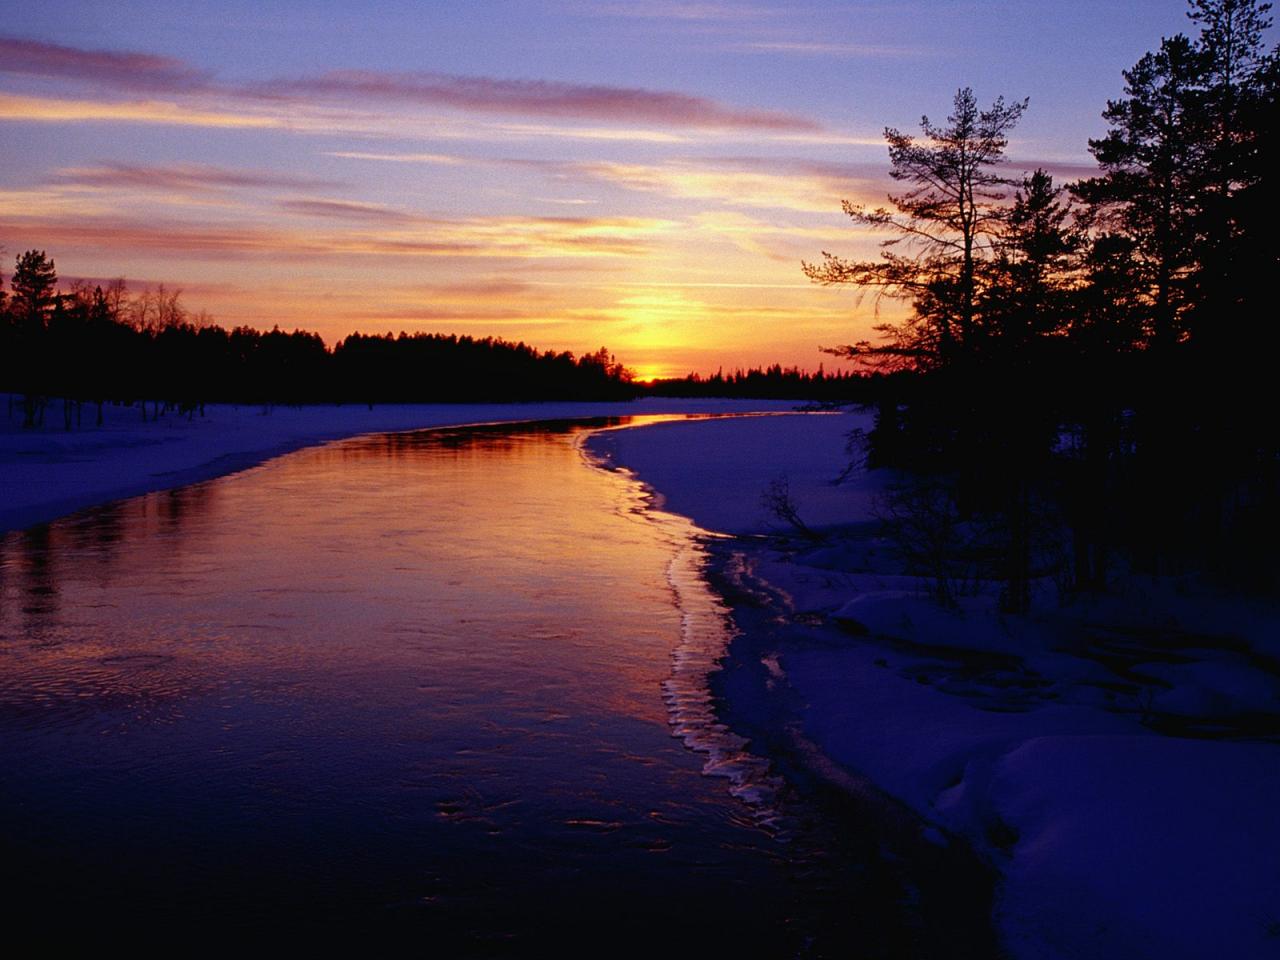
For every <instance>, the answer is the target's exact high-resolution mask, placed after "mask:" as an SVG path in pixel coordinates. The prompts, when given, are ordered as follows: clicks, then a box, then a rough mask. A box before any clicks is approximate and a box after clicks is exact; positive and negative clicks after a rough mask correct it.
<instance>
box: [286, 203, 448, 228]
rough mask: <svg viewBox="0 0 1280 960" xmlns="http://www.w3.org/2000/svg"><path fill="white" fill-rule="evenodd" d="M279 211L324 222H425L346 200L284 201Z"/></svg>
mask: <svg viewBox="0 0 1280 960" xmlns="http://www.w3.org/2000/svg"><path fill="white" fill-rule="evenodd" d="M280 207H281V209H283V210H287V211H289V212H290V213H298V214H302V215H303V216H308V217H319V218H323V219H326V220H352V221H356V222H359V223H386V224H405V223H421V222H425V218H423V217H419V216H416V215H415V214H412V213H409V212H407V211H404V210H396V209H395V208H394V207H387V206H384V205H382V204H378V203H353V202H351V201H348V200H314V199H313V200H306V199H303V200H285V201H283V202H282V203H281V204H280Z"/></svg>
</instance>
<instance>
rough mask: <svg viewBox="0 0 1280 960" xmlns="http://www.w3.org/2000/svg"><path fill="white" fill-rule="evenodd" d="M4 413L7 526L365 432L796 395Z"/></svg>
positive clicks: (1, 506)
mask: <svg viewBox="0 0 1280 960" xmlns="http://www.w3.org/2000/svg"><path fill="white" fill-rule="evenodd" d="M10 406H11V408H15V409H13V415H12V416H10V417H8V418H3V417H0V532H3V531H6V530H16V529H21V528H23V527H28V526H31V525H33V524H37V523H42V522H45V521H48V520H52V519H54V518H55V517H59V516H62V515H63V514H67V513H71V512H73V511H76V510H80V509H83V508H85V507H89V506H93V505H94V504H98V503H106V502H108V501H110V500H119V499H122V498H124V497H132V496H137V495H139V494H143V493H149V492H151V491H153V490H165V489H168V488H170V487H178V486H182V485H183V484H187V483H195V482H197V481H200V480H208V479H210V478H211V477H216V476H221V475H223V474H227V473H234V472H235V471H237V470H244V469H247V468H248V467H251V466H254V465H255V464H258V463H261V462H262V461H264V460H268V459H270V458H271V457H275V456H279V455H280V454H283V453H288V452H289V451H291V450H297V449H299V448H301V447H305V446H310V445H312V444H316V443H322V442H325V441H328V440H337V439H340V438H342V437H350V436H356V435H358V434H362V433H378V432H385V431H393V430H416V429H421V428H426V427H443V426H464V425H467V424H476V423H497V422H507V421H518V420H558V419H566V418H581V417H614V416H635V415H639V414H681V413H741V412H746V411H769V410H787V409H792V408H794V406H795V404H794V403H788V402H782V401H768V400H763V401H741V400H739V401H734V400H639V401H634V402H616V403H530V404H457V405H452V404H405V405H385V406H375V407H374V408H373V409H372V410H370V409H369V408H368V407H365V406H361V405H344V406H333V405H314V406H305V407H274V408H272V409H271V410H270V411H269V412H266V411H264V409H263V408H262V407H258V406H240V407H236V406H230V405H224V404H213V405H210V406H208V407H206V409H205V415H204V416H203V417H199V416H197V417H195V418H193V419H191V420H187V419H186V418H184V417H181V416H178V415H177V414H174V413H169V414H168V415H166V416H164V417H161V418H160V419H159V420H158V421H151V422H143V420H142V413H141V412H140V410H139V408H137V407H113V406H108V407H106V408H105V410H104V413H105V423H104V424H103V426H102V427H93V426H89V425H88V424H91V423H92V422H93V420H94V417H95V409H94V407H93V406H92V405H86V407H85V410H84V421H85V424H86V425H85V426H84V427H82V428H79V429H74V430H69V431H68V430H64V429H63V428H62V413H61V410H60V409H50V410H49V412H48V414H47V417H46V420H47V424H46V426H45V427H44V428H42V429H39V430H23V429H22V428H21V426H20V424H21V413H20V412H19V411H18V410H17V409H16V408H17V407H19V406H20V404H11V405H10Z"/></svg>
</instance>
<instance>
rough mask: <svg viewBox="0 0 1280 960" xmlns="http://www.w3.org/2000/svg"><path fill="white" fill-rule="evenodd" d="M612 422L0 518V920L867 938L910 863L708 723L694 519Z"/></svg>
mask: <svg viewBox="0 0 1280 960" xmlns="http://www.w3.org/2000/svg"><path fill="white" fill-rule="evenodd" d="M637 419H640V418H637ZM600 426H602V424H600V423H595V424H582V423H579V424H570V423H555V424H537V425H528V424H526V425H514V426H512V425H507V426H499V427H487V428H470V429H458V430H435V431H429V432H422V433H412V434H394V435H382V436H372V437H364V438H357V439H354V440H350V441H344V442H340V443H335V444H330V445H327V446H324V447H319V448H314V449H310V450H304V451H300V452H298V453H295V454H291V455H289V456H286V457H282V458H280V459H278V460H275V461H272V462H269V463H267V464H264V465H262V466H260V467H257V468H255V469H252V470H249V471H246V472H244V473H240V474H237V475H234V476H230V477H224V478H221V479H217V480H213V481H210V482H207V483H201V484H196V485H194V486H189V487H184V488H181V489H178V490H173V491H169V492H165V493H159V494H153V495H149V496H146V497H140V498H137V499H133V500H128V501H123V502H120V503H116V504H112V505H109V506H106V507H101V508H97V509H94V510H90V511H87V512H84V513H81V514H78V515H75V516H73V517H69V518H66V519H64V520H60V521H57V522H55V523H53V524H50V525H47V526H42V527H36V528H33V529H31V530H28V531H24V532H21V533H17V534H11V535H9V536H8V537H7V538H5V539H3V541H0V551H2V553H0V575H2V577H3V579H2V580H0V864H2V865H0V870H2V871H3V879H4V880H5V885H6V887H7V888H8V891H9V893H8V894H7V895H6V897H7V900H6V903H5V908H4V909H5V911H6V912H7V913H8V917H7V919H6V925H7V927H8V928H9V929H11V930H12V929H15V928H16V929H21V928H23V927H31V928H33V929H37V928H40V927H41V926H42V925H48V924H60V925H61V926H62V927H63V928H64V929H65V925H66V921H67V919H68V918H71V919H72V920H73V921H74V925H75V926H76V928H77V929H81V930H105V929H112V930H115V931H131V930H132V931H134V932H137V933H141V934H145V933H154V932H157V931H170V930H175V929H180V930H183V931H187V932H189V931H192V930H203V931H208V932H210V933H216V934H218V935H225V934H233V935H234V934H235V933H237V932H243V933H245V934H248V933H249V932H250V931H252V930H254V929H255V928H257V927H259V926H262V925H269V926H271V927H272V928H273V929H274V930H275V931H276V932H277V933H278V934H281V933H283V934H286V935H289V936H298V937H306V936H326V935H329V934H331V933H338V932H341V933H343V934H351V933H353V932H355V931H360V932H361V933H362V935H368V936H379V935H387V934H394V935H395V936H397V937H398V936H404V935H410V936H415V937H418V938H419V940H418V942H419V943H421V944H422V945H423V947H424V948H432V950H433V955H437V956H455V955H457V956H462V955H468V956H470V955H479V956H487V955H492V956H539V955H548V954H549V953H554V954H556V955H559V956H586V955H592V956H596V955H600V954H602V953H610V952H612V951H614V950H615V949H616V948H617V947H618V946H619V945H625V946H627V947H630V948H636V949H640V948H643V949H645V950H648V951H649V952H657V951H662V952H665V953H667V954H669V955H676V956H682V955H690V954H692V953H695V952H705V951H707V950H716V951H722V950H723V951H731V952H737V953H739V954H740V955H745V956H767V957H773V956H776V957H783V956H825V955H859V956H876V955H891V954H892V951H893V950H894V949H896V947H895V944H897V945H898V946H899V947H900V945H901V937H900V936H898V934H895V933H894V932H893V931H901V930H909V929H910V927H911V917H910V909H909V906H910V900H911V899H912V897H913V896H914V894H913V893H912V891H911V890H906V891H905V892H904V891H897V892H894V893H890V894H886V895H884V896H882V897H879V899H878V900H876V898H872V899H873V900H876V902H871V901H870V900H868V899H867V898H866V896H865V884H864V885H863V889H862V891H861V892H860V888H859V886H858V882H857V878H858V877H859V876H864V875H866V874H868V871H871V872H874V871H873V870H872V868H871V867H869V866H868V864H867V863H866V862H854V861H853V860H850V858H849V855H848V854H847V853H846V852H844V849H845V848H844V846H842V843H841V842H837V840H835V839H834V838H836V837H838V836H839V835H840V827H839V826H838V825H837V824H834V823H827V822H824V821H823V814H822V813H821V811H820V810H818V809H817V808H816V807H812V806H805V805H804V803H803V802H802V801H800V800H796V801H793V802H791V806H790V807H788V803H787V802H785V801H784V800H783V799H781V798H780V793H785V791H783V790H781V785H780V781H778V780H777V779H776V778H775V777H774V776H773V775H771V774H770V773H769V772H768V769H767V764H766V763H765V762H764V761H762V760H760V759H758V758H754V757H753V756H752V755H751V754H750V753H749V752H748V751H747V750H745V749H743V747H744V741H742V740H739V739H737V738H736V737H735V736H734V735H733V734H731V733H729V732H728V731H727V730H725V728H724V727H723V725H721V724H719V723H718V722H717V720H716V717H715V714H714V709H713V707H714V704H713V703H712V702H711V701H710V699H709V695H708V693H707V689H706V673H707V671H708V670H709V669H713V668H714V663H715V660H716V658H717V657H718V656H720V655H722V654H723V648H724V643H725V640H726V636H727V630H728V626H727V622H726V620H725V611H724V610H723V608H722V607H720V606H719V605H718V601H717V600H716V598H715V596H714V595H713V594H711V593H710V591H709V590H708V588H707V587H706V586H705V583H704V582H703V581H702V579H701V578H700V577H699V576H698V571H699V569H700V564H701V563H703V562H704V560H703V553H702V549H703V548H702V547H701V545H700V542H699V540H698V538H697V537H696V536H695V535H694V534H695V531H693V530H692V528H691V527H690V526H689V525H688V524H686V523H684V522H683V521H681V520H679V519H678V518H673V517H669V516H667V515H664V514H661V513H659V512H656V511H653V510H651V509H649V502H648V497H647V496H646V493H645V491H644V490H643V488H642V487H641V486H640V485H639V484H638V483H636V482H635V481H634V480H632V479H630V478H629V477H627V476H626V475H624V474H622V473H617V472H609V471H606V470H601V469H596V468H594V467H592V466H591V465H590V464H589V463H588V462H587V460H586V458H585V456H584V454H583V453H582V450H581V440H582V438H583V436H585V432H586V431H587V430H588V429H591V428H599V427H600ZM673 734H675V735H673ZM709 774H718V775H709ZM797 804H798V805H797ZM797 810H801V811H802V812H801V813H799V814H797V812H796V811H797ZM854 846H855V847H856V846H858V844H855V845H854ZM862 846H865V844H863V845H862ZM884 903H892V904H896V905H898V906H901V907H902V909H901V910H899V911H898V913H896V914H895V913H893V911H892V910H889V911H887V912H886V909H885V908H884ZM895 909H896V908H895ZM46 929H48V928H47V926H46ZM885 930H888V931H890V932H889V933H885ZM855 947H856V948H857V949H856V951H855V952H854V953H852V954H851V953H847V951H850V950H853V948H855Z"/></svg>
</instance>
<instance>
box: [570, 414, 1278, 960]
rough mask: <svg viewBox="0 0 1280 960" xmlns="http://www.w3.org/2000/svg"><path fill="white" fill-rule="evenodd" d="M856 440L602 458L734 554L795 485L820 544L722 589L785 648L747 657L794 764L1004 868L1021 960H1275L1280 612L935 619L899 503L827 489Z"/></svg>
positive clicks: (969, 614)
mask: <svg viewBox="0 0 1280 960" xmlns="http://www.w3.org/2000/svg"><path fill="white" fill-rule="evenodd" d="M859 425H862V424H861V423H860V421H859V419H858V418H857V417H854V416H848V415H846V416H830V417H815V416H778V417H768V418H759V419H751V420H739V421H725V422H716V421H710V422H688V423H676V424H663V425H660V426H654V427H644V428H639V429H628V430H621V431H616V432H614V433H612V434H609V435H608V436H607V437H604V438H601V437H596V438H593V440H592V446H593V447H594V448H596V449H597V450H599V451H601V452H604V453H607V454H608V455H609V456H611V457H612V458H613V459H614V460H615V461H616V462H617V463H618V464H620V465H623V466H625V467H627V468H630V469H631V470H634V471H635V472H636V474H637V475H638V476H639V478H640V479H641V480H643V481H645V482H646V483H648V484H650V485H651V486H653V487H654V488H656V490H657V491H658V493H659V494H660V495H661V498H662V501H663V502H664V503H665V505H666V507H667V508H668V509H671V510H674V511H677V512H680V513H683V514H685V515H687V516H689V517H691V518H692V519H693V520H694V521H695V522H696V523H698V524H699V525H701V526H703V527H705V528H708V529H711V530H718V531H723V532H730V533H738V534H743V533H761V532H765V531H768V530H770V529H773V530H775V531H779V530H781V529H782V527H783V526H785V525H780V524H779V522H778V521H777V520H776V518H772V517H770V516H768V515H767V513H766V512H764V511H762V510H761V507H760V494H761V491H762V490H763V489H764V488H765V487H766V486H767V485H768V483H769V482H770V480H772V479H773V478H775V477H778V476H782V475H786V476H787V477H788V479H789V487H790V492H791V494H792V497H793V499H794V501H795V506H796V508H797V510H798V512H799V514H800V516H801V517H802V518H804V520H805V523H806V525H808V526H810V527H812V528H815V529H823V530H824V531H825V534H826V537H825V539H824V540H823V542H821V543H814V542H813V541H812V540H811V539H809V538H806V537H803V536H792V537H791V538H790V540H789V542H787V541H786V540H784V539H777V538H775V539H774V540H773V541H772V542H768V541H761V540H742V539H739V540H736V541H732V542H729V543H727V544H724V545H721V546H720V547H718V548H717V549H719V550H720V551H721V552H722V554H724V555H725V556H726V557H728V556H729V555H732V556H733V558H734V562H733V563H729V562H727V560H726V562H724V563H723V564H722V569H720V571H719V573H720V574H721V576H725V577H729V579H730V580H731V581H732V579H733V577H734V576H735V575H736V576H737V578H738V580H739V584H738V585H739V586H741V587H742V588H743V590H744V593H745V594H748V595H753V596H759V595H760V594H761V593H762V592H763V593H764V594H765V595H766V596H770V597H771V598H772V604H773V607H774V608H775V610H776V612H778V613H780V614H781V615H782V621H783V624H784V625H783V626H782V627H779V628H777V629H776V630H775V629H774V627H773V625H772V624H771V625H770V628H769V637H768V638H767V640H761V639H760V638H755V639H754V642H748V641H750V640H752V638H748V637H744V638H741V639H740V640H739V641H737V642H735V644H734V647H733V649H732V650H731V657H744V656H751V657H761V658H764V657H768V658H769V659H770V661H771V662H775V663H777V664H779V665H780V666H781V668H782V670H783V671H784V672H785V678H786V681H787V683H788V685H789V687H790V689H791V691H793V692H794V694H796V695H797V696H796V698H795V699H796V700H797V701H798V703H799V704H800V706H799V707H797V710H798V711H799V716H798V718H797V719H798V727H799V730H800V733H799V734H798V736H799V737H801V738H803V741H804V742H803V743H802V744H798V745H799V746H800V747H801V749H800V750H798V751H797V753H798V755H801V756H806V757H809V758H810V759H811V762H813V763H814V764H815V767H816V768H818V769H821V768H823V767H827V766H834V768H835V769H836V770H837V771H839V770H841V769H843V770H844V771H846V772H850V773H853V774H855V775H857V776H858V777H859V778H868V779H870V780H871V781H872V782H874V783H875V784H877V785H878V786H879V787H880V788H881V789H883V790H884V791H885V792H887V793H889V794H891V795H892V796H894V797H896V798H898V799H899V800H901V801H903V802H905V803H906V804H908V805H909V806H910V807H911V808H913V809H914V810H915V811H916V812H917V813H918V814H919V815H920V816H921V817H922V818H923V820H924V821H925V823H926V824H927V825H930V826H929V827H926V829H932V828H935V827H936V828H941V831H942V832H943V834H948V833H949V834H952V835H960V836H963V837H964V838H965V839H966V840H967V841H968V842H969V843H970V844H972V845H973V846H974V847H975V848H976V849H977V850H979V851H980V852H981V853H982V854H983V855H984V856H985V857H986V858H987V859H989V860H990V861H991V862H992V863H993V864H995V865H996V866H997V868H998V869H999V870H1000V872H1001V875H1002V878H1003V879H1002V884H1001V893H1000V896H999V900H998V905H997V910H996V913H997V916H996V918H995V919H996V922H997V925H998V928H999V930H1000V934H1001V937H1002V940H1003V942H1004V944H1005V946H1006V948H1007V949H1008V950H1009V952H1010V953H1011V954H1012V955H1013V956H1015V957H1019V958H1026V960H1031V958H1035V960H1040V958H1044V960H1050V958H1060V960H1066V958H1091V960H1095V958H1096V960H1109V958H1125V960H1136V958H1153V960H1154V958H1161V960H1165V958H1169V960H1180V958H1187V960H1190V958H1193V957H1207V956H1221V957H1233V958H1263V957H1277V956H1280V817H1278V816H1277V815H1276V810H1280V745H1278V744H1277V739H1278V737H1280V611H1277V610H1276V609H1275V607H1274V606H1272V605H1268V604H1265V603H1261V602H1259V603H1249V604H1245V603H1242V602H1239V601H1235V600H1224V599H1220V598H1219V599H1215V598H1214V597H1212V596H1209V595H1207V594H1202V595H1199V596H1197V595H1195V594H1194V592H1191V593H1188V591H1186V590H1185V589H1182V588H1179V587H1177V585H1173V584H1168V583H1151V582H1138V581H1135V582H1130V583H1127V584H1121V585H1120V587H1121V589H1119V590H1118V591H1117V594H1116V595H1113V596H1111V597H1109V598H1107V599H1106V600H1105V601H1099V602H1096V603H1092V604H1085V603H1080V602H1078V603H1075V604H1072V605H1069V606H1059V605H1057V604H1056V603H1053V602H1049V603H1046V604H1043V605H1042V609H1040V610H1039V611H1038V612H1037V614H1036V615H1034V616H1032V617H1026V618H1007V617H1002V616H1000V615H999V614H998V613H996V612H995V605H994V603H993V602H992V601H993V597H994V589H995V588H994V587H992V588H989V589H987V590H985V591H984V590H982V589H979V590H978V594H977V595H976V596H971V597H964V598H962V599H961V602H960V604H959V609H956V610H946V609H942V608H940V607H938V606H936V605H935V604H933V603H932V602H931V601H930V600H929V598H928V595H927V594H928V584H927V583H924V582H922V581H921V580H920V579H919V578H916V577H912V576H907V575H905V574H904V573H903V572H902V571H901V570H898V569H894V567H893V566H892V564H891V563H890V562H889V561H888V560H887V559H886V551H885V550H884V547H883V545H882V544H879V543H877V542H876V540H875V538H874V537H873V536H872V534H871V533H870V529H871V528H870V526H869V525H868V524H867V523H865V521H867V520H869V519H870V518H871V517H872V515H873V503H874V497H875V493H876V490H877V489H878V488H879V487H880V486H882V484H883V481H881V480H880V479H878V478H873V477H867V476H866V475H865V474H863V475H861V476H855V477H854V478H853V479H852V481H851V482H849V483H846V484H844V485H841V486H832V485H831V483H830V481H831V480H832V478H834V477H835V476H838V475H839V473H840V471H841V469H842V468H843V466H844V462H845V457H844V453H843V442H842V441H843V437H844V435H845V434H846V433H847V432H848V430H849V429H850V427H852V426H859ZM841 524H844V525H846V526H845V527H844V529H843V530H842V529H841V528H840V526H839V525H841ZM790 532H791V533H793V534H794V533H795V531H794V530H792V531H790ZM734 571H740V572H739V573H737V574H735V573H734ZM1050 592H1051V591H1050ZM743 619H744V622H745V621H747V620H749V619H750V618H749V617H748V616H747V615H745V613H744V617H743ZM761 643H767V644H769V645H770V647H769V649H762V647H761ZM1187 734H1195V735H1196V738H1192V737H1190V736H1187ZM815 750H816V753H815ZM836 782H839V778H836Z"/></svg>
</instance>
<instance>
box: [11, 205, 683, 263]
mask: <svg viewBox="0 0 1280 960" xmlns="http://www.w3.org/2000/svg"><path fill="white" fill-rule="evenodd" d="M675 226H676V224H675V223H673V222H671V221H665V220H653V219H642V218H635V217H473V218H468V219H457V220H446V219H432V220H427V219H425V218H424V220H423V222H422V223H421V224H417V223H415V224H411V225H405V226H403V227H402V228H399V229H395V228H391V227H384V228H383V229H380V230H378V231H377V232H368V231H362V230H349V231H336V232H328V233H325V232H317V231H315V230H300V229H290V228H287V227H266V226H243V225H240V224H214V225H203V224H201V225H197V224H193V223H190V222H184V221H176V220H169V221H157V220H153V219H147V220H140V219H132V218H127V217H113V216H110V215H104V216H97V217H92V216H85V217H27V216H22V215H16V216H12V217H9V218H7V219H5V220H0V235H4V236H9V237H18V238H21V237H30V238H32V240H33V241H34V242H38V243H39V244H41V245H43V246H48V247H52V248H57V249H64V250H78V251H79V250H107V251H112V252H118V251H120V250H129V251H141V250H145V251H148V252H150V253H154V254H158V255H163V256H167V257H173V258H186V259H243V258H255V257H270V258H272V259H274V260H279V261H292V260H307V259H317V258H326V257H350V256H370V257H395V258H400V257H475V258H496V259H503V258H506V259H511V260H522V259H541V258H551V259H554V258H593V257H623V256H637V255H643V254H647V253H648V252H650V250H651V249H652V247H653V244H654V242H655V241H656V240H657V238H658V237H659V236H660V235H661V234H663V233H666V232H668V231H670V230H671V229H672V228H673V227H675ZM19 245H20V244H19Z"/></svg>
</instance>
